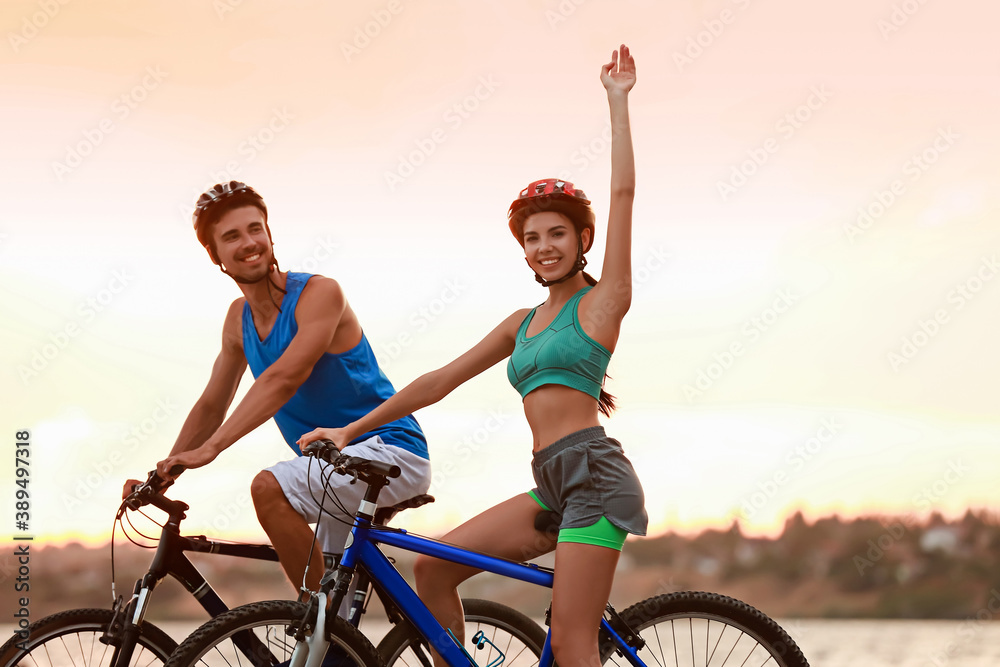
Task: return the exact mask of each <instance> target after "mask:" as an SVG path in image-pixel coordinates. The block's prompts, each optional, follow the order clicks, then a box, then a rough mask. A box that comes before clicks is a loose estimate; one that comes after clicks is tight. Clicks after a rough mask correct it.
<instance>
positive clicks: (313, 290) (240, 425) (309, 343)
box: [157, 276, 347, 476]
mask: <svg viewBox="0 0 1000 667" xmlns="http://www.w3.org/2000/svg"><path fill="white" fill-rule="evenodd" d="M346 305H347V301H346V299H345V298H344V294H343V291H342V290H341V288H340V285H339V284H338V283H337V282H336V281H334V280H332V279H330V278H322V277H319V276H317V277H315V278H313V279H311V280H310V281H309V282H308V283H307V284H306V287H305V288H304V289H303V291H302V295H301V296H300V297H299V302H298V306H297V308H296V311H295V320H296V323H297V324H298V332H297V333H296V334H295V337H294V338H293V339H292V342H291V343H290V344H289V345H288V349H286V350H285V352H284V354H282V355H281V357H279V358H278V360H277V361H275V362H274V363H273V364H271V366H270V367H269V368H268V369H267V370H266V371H264V372H263V373H262V374H261V375H260V377H258V378H257V380H256V381H255V382H254V383H253V386H252V387H250V390H249V391H248V392H247V394H246V396H244V397H243V400H242V401H240V403H239V405H237V406H236V409H235V410H233V413H232V414H231V415H230V416H229V418H228V419H226V420H225V421H224V422H223V423H222V425H221V426H219V427H218V428H217V429H216V430H215V431H214V433H212V434H211V435H210V436H209V437H208V438H207V439H206V440H205V441H204V443H203V444H201V445H200V446H199V447H197V448H195V449H190V450H187V451H181V452H176V453H173V452H172V453H171V456H169V457H168V458H166V459H164V460H163V461H160V463H159V464H157V469H158V470H159V472H160V474H161V475H167V476H169V474H168V473H169V470H170V468H172V467H173V466H175V465H182V466H184V467H185V468H198V467H201V466H203V465H205V464H207V463H209V462H211V461H213V460H214V459H215V457H217V456H218V455H219V454H220V453H221V452H223V451H225V450H226V449H227V448H228V447H229V446H230V445H232V444H233V443H235V442H236V441H237V440H239V439H240V438H242V437H243V436H244V435H246V434H247V433H249V432H250V431H252V430H253V429H255V428H257V427H258V426H260V425H261V424H263V423H264V422H265V421H267V420H268V419H270V418H271V417H273V416H274V415H275V413H277V412H278V410H279V409H280V408H281V406H283V405H284V404H285V403H286V402H287V401H288V399H290V398H291V397H292V396H293V395H294V394H295V392H296V391H298V388H299V387H300V386H301V385H302V383H303V382H305V381H306V379H308V377H309V375H310V374H311V373H312V369H313V366H314V365H315V364H316V362H317V361H318V360H319V358H320V357H321V356H323V353H324V352H326V351H327V349H329V347H330V344H331V343H332V341H333V336H334V334H335V333H336V331H337V325H338V324H339V323H340V319H341V317H342V316H343V313H344V310H345V308H346ZM244 363H245V361H244ZM178 443H179V440H178ZM175 449H176V446H175Z"/></svg>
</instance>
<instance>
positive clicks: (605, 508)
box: [531, 426, 649, 535]
mask: <svg viewBox="0 0 1000 667" xmlns="http://www.w3.org/2000/svg"><path fill="white" fill-rule="evenodd" d="M531 473H532V475H533V476H534V478H535V484H537V485H538V487H537V488H535V489H533V491H534V493H535V494H536V495H537V496H538V499H539V500H541V501H542V502H543V503H545V505H546V506H547V507H549V508H550V509H551V510H552V511H554V512H555V513H556V514H559V515H560V523H559V527H560V528H583V527H586V526H591V525H593V524H595V523H597V521H598V520H599V519H600V518H601V517H602V516H604V517H607V518H608V521H610V522H611V523H612V524H613V525H615V526H617V527H619V528H621V529H622V530H624V531H627V532H629V533H632V534H633V535H645V534H646V526H647V524H648V522H649V519H648V517H647V516H646V508H645V497H644V495H643V492H642V484H640V483H639V477H638V476H637V475H636V474H635V469H633V468H632V464H631V462H629V460H628V459H627V458H625V453H624V452H623V451H622V446H621V444H620V443H619V442H618V441H617V440H615V439H614V438H609V437H608V436H607V435H606V434H605V433H604V427H603V426H593V427H591V428H585V429H583V430H581V431H577V432H576V433H570V434H569V435H567V436H566V437H564V438H560V439H559V440H556V441H555V442H554V443H552V444H551V445H549V446H548V447H546V448H545V449H543V450H541V451H539V452H535V456H534V459H533V460H532V462H531Z"/></svg>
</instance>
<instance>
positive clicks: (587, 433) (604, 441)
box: [299, 45, 646, 665]
mask: <svg viewBox="0 0 1000 667" xmlns="http://www.w3.org/2000/svg"><path fill="white" fill-rule="evenodd" d="M601 82H602V83H603V84H604V87H605V88H606V89H607V94H608V103H609V106H610V109H611V128H612V150H611V164H612V172H611V206H610V215H609V219H608V240H607V248H606V252H605V257H604V267H603V272H602V274H601V280H600V281H596V280H594V279H593V278H591V277H590V276H589V275H587V274H586V273H583V271H582V270H583V267H584V266H585V265H586V260H585V259H584V253H586V252H587V250H589V249H590V246H591V245H592V243H593V241H594V214H593V211H592V210H591V209H590V202H589V200H587V199H586V197H585V196H584V194H583V192H581V191H579V190H576V189H574V187H573V185H572V184H571V183H566V182H564V181H558V180H556V179H547V180H543V181H536V182H535V183H532V184H531V185H529V186H528V187H527V188H525V190H523V191H522V192H521V194H520V196H519V197H518V198H517V200H515V201H514V203H513V204H511V207H510V211H509V212H508V217H509V224H510V228H511V231H512V232H513V233H514V236H515V238H517V240H518V241H519V242H520V243H521V245H522V246H523V248H524V253H525V259H526V260H527V262H528V265H529V266H530V267H531V268H532V269H533V270H534V271H535V278H536V280H538V282H540V283H541V284H542V285H544V286H546V287H547V288H548V290H549V295H548V298H547V299H546V300H545V302H544V303H543V304H541V305H540V306H538V307H537V308H534V309H531V310H529V309H524V310H519V311H517V312H516V313H514V314H513V315H511V316H510V317H508V318H507V319H506V320H504V321H503V322H502V323H501V324H500V326H498V327H497V328H496V329H494V330H493V331H492V332H491V333H490V334H489V335H487V336H486V338H484V339H483V340H482V341H481V342H480V343H479V344H477V345H476V346H475V347H473V348H472V349H471V350H469V351H468V352H466V353H465V354H463V355H462V356H460V357H459V358H458V359H456V360H455V361H453V362H451V363H450V364H448V365H447V366H444V367H443V368H440V369H438V370H436V371H433V372H431V373H427V374H426V375H423V376H421V377H419V378H417V379H416V380H414V381H413V382H412V383H411V384H410V385H409V386H407V387H405V388H404V389H402V390H401V391H400V392H399V393H397V394H396V395H395V396H393V397H391V398H390V399H389V400H387V401H386V402H385V403H383V404H382V405H381V406H379V407H378V408H376V409H375V410H373V411H372V412H371V413H370V414H368V415H367V416H365V417H363V418H361V419H359V420H358V421H356V422H354V423H352V424H349V425H348V426H346V427H344V428H341V429H326V428H320V429H316V430H314V431H312V432H310V433H307V434H305V435H304V436H302V438H301V439H300V440H299V445H300V446H305V445H307V444H308V443H310V442H312V441H314V440H317V439H320V438H328V439H330V440H332V441H333V442H335V443H336V445H337V447H338V448H339V449H343V448H344V447H345V446H346V445H347V444H349V443H351V442H352V441H353V439H354V438H356V437H358V436H359V435H361V434H363V433H366V432H367V431H369V430H371V429H372V428H374V427H376V426H377V425H379V424H382V423H385V422H388V421H391V420H393V419H396V418H397V417H400V416H402V415H407V414H410V413H411V412H413V411H415V410H417V409H419V408H421V407H424V406H427V405H430V404H431V403H435V402H437V401H439V400H441V399H442V398H444V397H445V396H446V395H447V394H448V393H450V392H451V391H452V390H453V389H454V388H455V387H457V386H458V385H460V384H462V383H463V382H465V381H466V380H468V379H470V378H472V377H474V376H475V375H478V374H479V373H481V372H483V371H484V370H486V369H487V368H489V367H491V366H493V365H494V364H495V363H497V362H498V361H501V360H503V359H506V358H508V357H509V358H510V360H509V362H508V367H507V375H508V378H509V379H510V381H511V383H512V384H513V385H514V387H515V388H516V389H517V390H518V391H519V392H520V393H521V395H522V397H523V399H524V412H525V416H526V417H527V419H528V423H529V425H530V426H531V432H532V435H533V440H534V442H533V450H534V457H533V462H532V473H533V475H534V478H535V481H536V483H537V484H538V488H536V489H534V490H532V492H530V493H527V494H522V495H519V496H517V497H514V498H511V499H509V500H507V501H505V502H503V503H501V504H499V505H497V506H495V507H493V508H491V509H489V510H487V511H485V512H483V513H482V514H480V515H479V516H476V517H474V518H473V519H471V520H469V521H468V522H466V523H465V524H463V525H461V526H459V527H458V528H456V529H455V530H453V531H451V532H450V533H449V534H448V535H446V536H445V537H444V538H443V539H444V540H445V541H447V542H451V543H454V544H459V545H461V546H464V547H467V548H470V549H475V550H478V551H483V552H486V553H490V554H494V555H497V556H500V557H504V558H511V559H515V560H522V559H530V558H534V557H536V556H538V555H541V554H542V553H546V552H549V551H551V550H552V549H553V547H554V548H555V552H556V564H555V583H554V586H553V592H552V647H553V650H554V652H555V657H556V660H557V661H558V662H559V664H562V665H584V664H586V665H598V664H600V660H599V657H598V647H597V628H598V625H599V624H600V619H601V616H602V614H603V612H604V607H605V604H606V603H607V600H608V596H609V595H610V593H611V584H612V580H613V578H614V571H615V566H616V565H617V562H618V556H619V554H620V552H621V548H622V544H623V543H624V541H625V536H626V534H627V533H635V534H639V535H643V534H645V530H646V513H645V510H644V508H643V495H642V488H641V486H640V484H639V481H638V478H637V477H636V475H635V472H634V471H633V469H632V466H631V464H630V463H629V462H628V460H627V459H626V458H625V456H624V454H623V453H622V450H621V446H620V445H619V444H618V442H617V441H615V440H613V439H610V438H608V437H606V436H605V434H604V429H603V427H602V426H601V425H600V422H599V420H598V412H602V413H603V414H605V415H609V414H610V413H611V410H612V409H613V408H614V402H613V400H612V398H611V397H610V396H609V395H608V394H607V393H605V392H604V390H603V388H602V384H603V380H604V378H605V370H606V369H607V365H608V361H609V359H610V358H611V352H612V351H614V349H615V344H616V342H617V340H618V334H619V330H620V326H621V321H622V317H624V315H625V313H626V312H627V311H628V308H629V304H630V302H631V297H632V280H631V274H632V267H631V227H632V199H633V194H634V190H635V164H634V159H633V155H632V138H631V131H630V128H629V120H628V92H629V90H631V88H632V86H633V85H634V84H635V62H634V60H633V59H632V56H631V55H630V54H629V50H628V48H627V47H626V46H625V45H622V46H621V47H620V49H619V50H617V51H616V52H614V53H613V54H612V57H611V62H609V63H607V64H606V65H604V66H603V67H602V68H601ZM542 509H550V510H552V511H554V512H555V513H556V514H557V515H559V518H560V524H559V526H560V530H559V537H558V543H557V544H556V545H552V544H551V540H549V539H546V536H545V535H543V534H542V533H540V532H539V531H537V530H536V529H535V527H534V521H535V517H536V516H537V515H538V514H539V512H540V511H541V510H542ZM414 572H415V576H416V581H417V591H418V592H419V594H420V597H421V599H422V600H423V601H424V602H425V604H426V605H427V607H428V608H429V609H430V610H431V611H432V612H433V613H434V615H435V616H436V617H437V618H438V620H439V621H441V623H442V625H444V626H445V627H446V628H448V627H450V628H451V629H452V631H453V632H454V633H455V635H456V636H457V637H458V638H459V639H460V641H464V637H463V634H462V632H461V631H462V629H463V628H462V619H463V613H462V606H461V602H460V600H459V595H458V591H457V586H458V584H459V583H461V582H462V581H464V580H465V579H467V578H468V577H470V576H472V575H473V574H475V573H476V572H477V570H474V569H472V568H468V567H464V566H459V565H455V564H454V563H447V562H444V561H440V560H437V559H434V558H429V557H421V558H420V559H418V560H417V562H416V564H415V567H414ZM580 582H586V584H587V585H586V586H581V585H579V583H580ZM435 659H436V660H437V659H438V658H437V656H435Z"/></svg>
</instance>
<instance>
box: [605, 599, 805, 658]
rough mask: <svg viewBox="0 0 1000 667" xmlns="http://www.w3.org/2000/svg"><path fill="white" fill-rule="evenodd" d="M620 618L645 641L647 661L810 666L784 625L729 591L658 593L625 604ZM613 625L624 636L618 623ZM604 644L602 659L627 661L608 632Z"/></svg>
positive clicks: (641, 655)
mask: <svg viewBox="0 0 1000 667" xmlns="http://www.w3.org/2000/svg"><path fill="white" fill-rule="evenodd" d="M621 618H622V620H623V621H624V622H625V623H626V624H627V625H628V626H629V628H631V629H632V630H633V631H634V632H637V633H639V635H640V636H641V637H642V638H643V639H644V640H645V643H646V645H645V647H644V648H643V649H641V650H640V652H639V656H640V658H643V662H645V663H646V664H647V665H652V664H657V665H659V666H660V667H667V666H668V665H692V664H696V665H704V666H706V667H729V666H731V665H741V664H747V665H749V664H753V665H758V666H761V667H763V666H764V665H769V666H772V667H774V666H777V667H808V665H809V663H808V661H807V660H806V658H805V656H804V655H803V654H802V651H801V650H800V649H799V647H798V646H797V645H796V644H795V641H794V640H793V639H792V638H791V637H789V636H788V633H787V632H785V631H784V629H782V627H781V626H780V625H778V624H777V623H776V622H774V621H773V620H772V619H770V618H769V617H768V616H767V615H765V614H764V613H763V612H761V611H759V610H758V609H755V608H754V607H751V606H750V605H748V604H746V603H745V602H741V601H740V600H736V599H734V598H730V597H726V596H725V595H719V594H717V593H704V592H695V591H684V592H680V593H668V594H665V595H657V596H654V597H651V598H647V599H645V600H643V601H642V602H637V603H636V604H634V605H632V606H631V607H629V608H628V609H625V610H624V611H623V612H622V613H621ZM612 627H613V628H614V629H615V631H616V632H618V633H619V634H621V635H622V638H623V639H625V638H626V637H625V636H624V634H623V630H622V628H620V627H617V625H616V623H612ZM601 647H602V649H601V657H602V659H603V660H602V662H604V663H606V664H626V662H625V660H624V659H623V658H620V657H619V656H620V654H616V652H615V651H614V650H613V647H612V646H611V645H610V643H609V641H608V638H607V636H606V635H605V636H604V637H602V638H601ZM644 656H645V657H644ZM751 657H753V660H750V659H749V658H751Z"/></svg>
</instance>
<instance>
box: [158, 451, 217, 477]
mask: <svg viewBox="0 0 1000 667" xmlns="http://www.w3.org/2000/svg"><path fill="white" fill-rule="evenodd" d="M216 456H217V454H216V453H214V452H212V451H209V450H208V449H206V448H205V447H198V448H197V449H191V450H188V451H186V452H181V453H179V454H173V455H171V456H168V457H167V458H165V459H163V460H162V461H160V462H159V463H157V464H156V473H157V474H158V475H159V476H160V477H162V478H163V479H165V480H166V481H168V482H173V481H174V480H175V479H176V478H177V476H178V475H180V474H181V473H182V472H183V471H184V470H185V469H187V468H200V467H202V466H203V465H206V464H208V463H211V462H212V461H214V460H215V457H216Z"/></svg>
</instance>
